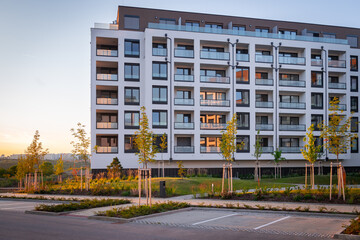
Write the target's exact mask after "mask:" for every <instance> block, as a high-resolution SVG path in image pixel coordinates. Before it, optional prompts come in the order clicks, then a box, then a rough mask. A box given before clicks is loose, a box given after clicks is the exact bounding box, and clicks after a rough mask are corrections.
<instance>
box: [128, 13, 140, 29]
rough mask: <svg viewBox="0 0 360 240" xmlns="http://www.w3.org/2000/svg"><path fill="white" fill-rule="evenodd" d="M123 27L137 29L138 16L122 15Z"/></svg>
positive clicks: (138, 24)
mask: <svg viewBox="0 0 360 240" xmlns="http://www.w3.org/2000/svg"><path fill="white" fill-rule="evenodd" d="M124 28H125V29H139V28H140V19H139V16H132V15H125V16H124Z"/></svg>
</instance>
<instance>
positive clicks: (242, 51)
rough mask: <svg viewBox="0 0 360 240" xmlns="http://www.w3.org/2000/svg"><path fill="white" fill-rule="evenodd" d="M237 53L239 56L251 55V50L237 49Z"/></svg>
mask: <svg viewBox="0 0 360 240" xmlns="http://www.w3.org/2000/svg"><path fill="white" fill-rule="evenodd" d="M236 53H237V54H249V50H247V49H245V48H243V49H239V48H237V49H236Z"/></svg>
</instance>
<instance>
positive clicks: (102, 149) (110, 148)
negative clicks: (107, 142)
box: [96, 146, 118, 153]
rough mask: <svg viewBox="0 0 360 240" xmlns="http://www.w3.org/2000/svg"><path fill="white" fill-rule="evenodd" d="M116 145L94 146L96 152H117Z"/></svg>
mask: <svg viewBox="0 0 360 240" xmlns="http://www.w3.org/2000/svg"><path fill="white" fill-rule="evenodd" d="M117 152H118V147H101V146H98V147H97V148H96V153H117Z"/></svg>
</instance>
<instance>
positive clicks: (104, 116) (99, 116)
mask: <svg viewBox="0 0 360 240" xmlns="http://www.w3.org/2000/svg"><path fill="white" fill-rule="evenodd" d="M96 122H97V123H106V124H96V128H100V129H101V128H118V127H117V122H118V121H117V113H96ZM108 123H116V127H112V126H111V125H112V124H110V126H108V125H107V124H108Z"/></svg>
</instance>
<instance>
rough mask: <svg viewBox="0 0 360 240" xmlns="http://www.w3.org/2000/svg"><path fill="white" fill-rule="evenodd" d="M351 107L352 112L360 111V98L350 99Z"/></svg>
mask: <svg viewBox="0 0 360 240" xmlns="http://www.w3.org/2000/svg"><path fill="white" fill-rule="evenodd" d="M350 104H351V105H350V106H351V111H352V112H358V111H359V98H358V97H350Z"/></svg>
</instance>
